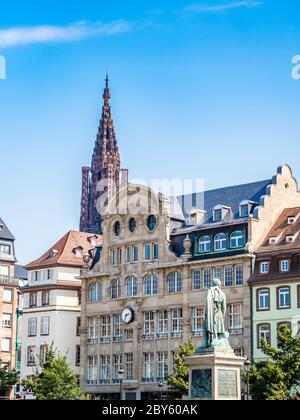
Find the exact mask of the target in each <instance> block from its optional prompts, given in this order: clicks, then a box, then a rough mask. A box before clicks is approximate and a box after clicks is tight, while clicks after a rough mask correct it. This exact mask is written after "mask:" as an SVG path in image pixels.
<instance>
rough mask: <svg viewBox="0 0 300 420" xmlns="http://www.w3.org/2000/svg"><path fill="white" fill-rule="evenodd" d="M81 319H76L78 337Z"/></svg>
mask: <svg viewBox="0 0 300 420" xmlns="http://www.w3.org/2000/svg"><path fill="white" fill-rule="evenodd" d="M80 327H81V317H80V316H78V317H77V319H76V335H77V336H80Z"/></svg>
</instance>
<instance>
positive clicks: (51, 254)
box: [49, 249, 58, 258]
mask: <svg viewBox="0 0 300 420" xmlns="http://www.w3.org/2000/svg"><path fill="white" fill-rule="evenodd" d="M57 253H58V251H57V249H51V251H50V254H49V258H52V257H55V255H56V254H57Z"/></svg>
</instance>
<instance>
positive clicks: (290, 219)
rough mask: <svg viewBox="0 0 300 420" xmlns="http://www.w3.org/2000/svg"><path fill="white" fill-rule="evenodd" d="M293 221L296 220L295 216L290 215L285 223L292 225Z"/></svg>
mask: <svg viewBox="0 0 300 420" xmlns="http://www.w3.org/2000/svg"><path fill="white" fill-rule="evenodd" d="M295 221H296V217H295V216H290V217H288V219H287V224H288V225H292V224H293V223H295Z"/></svg>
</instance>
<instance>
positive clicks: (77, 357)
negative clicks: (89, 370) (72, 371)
mask: <svg viewBox="0 0 300 420" xmlns="http://www.w3.org/2000/svg"><path fill="white" fill-rule="evenodd" d="M75 365H76V366H80V346H76V351H75Z"/></svg>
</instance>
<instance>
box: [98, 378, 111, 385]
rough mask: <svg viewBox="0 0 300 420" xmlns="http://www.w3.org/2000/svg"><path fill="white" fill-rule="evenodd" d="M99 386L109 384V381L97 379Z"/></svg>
mask: <svg viewBox="0 0 300 420" xmlns="http://www.w3.org/2000/svg"><path fill="white" fill-rule="evenodd" d="M99 384H101V385H104V384H110V379H99Z"/></svg>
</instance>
